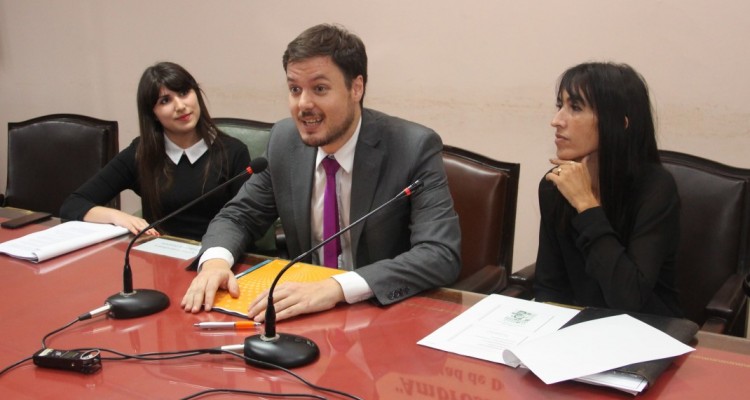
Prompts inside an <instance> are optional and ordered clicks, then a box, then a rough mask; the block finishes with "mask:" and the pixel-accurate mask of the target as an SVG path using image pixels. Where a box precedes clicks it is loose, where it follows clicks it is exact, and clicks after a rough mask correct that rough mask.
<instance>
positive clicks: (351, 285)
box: [333, 271, 373, 304]
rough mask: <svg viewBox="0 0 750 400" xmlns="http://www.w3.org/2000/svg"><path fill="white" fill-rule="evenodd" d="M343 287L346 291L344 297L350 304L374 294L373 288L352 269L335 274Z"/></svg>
mask: <svg viewBox="0 0 750 400" xmlns="http://www.w3.org/2000/svg"><path fill="white" fill-rule="evenodd" d="M333 279H335V280H336V281H337V282H338V283H339V285H341V289H342V290H343V291H344V299H345V300H346V302H347V303H349V304H354V303H359V302H360V301H363V300H367V299H369V298H371V297H372V296H373V293H372V289H370V286H369V285H368V284H367V282H366V281H365V278H363V277H361V276H360V275H359V274H358V273H356V272H353V271H350V272H345V273H343V274H338V275H334V276H333Z"/></svg>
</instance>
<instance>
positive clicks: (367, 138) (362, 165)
mask: <svg viewBox="0 0 750 400" xmlns="http://www.w3.org/2000/svg"><path fill="white" fill-rule="evenodd" d="M376 126H377V124H376V121H375V120H374V119H373V115H372V114H371V113H370V112H368V110H363V112H362V129H361V130H360V132H359V141H358V142H357V147H356V150H355V153H354V169H353V172H352V193H351V206H350V208H351V209H350V210H349V223H352V222H354V221H356V220H357V219H359V218H361V217H362V216H363V215H365V214H367V212H368V211H370V210H371V208H372V202H373V201H374V199H375V190H376V189H377V184H378V182H379V181H380V173H381V165H382V163H383V157H384V154H383V152H382V150H381V149H379V148H378V146H379V144H380V136H379V135H378V132H377V129H376ZM366 223H367V222H366V221H365V222H363V223H361V224H359V225H357V226H355V227H353V228H352V230H351V232H350V234H351V242H352V260H353V261H354V264H355V267H356V266H357V249H358V247H359V240H360V238H361V237H362V231H363V229H364V224H366Z"/></svg>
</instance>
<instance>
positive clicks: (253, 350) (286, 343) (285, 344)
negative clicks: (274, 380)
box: [244, 333, 320, 369]
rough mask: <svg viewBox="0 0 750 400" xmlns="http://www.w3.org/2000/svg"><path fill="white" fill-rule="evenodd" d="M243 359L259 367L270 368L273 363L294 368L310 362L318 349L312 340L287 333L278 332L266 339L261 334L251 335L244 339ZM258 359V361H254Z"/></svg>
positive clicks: (313, 359)
mask: <svg viewBox="0 0 750 400" xmlns="http://www.w3.org/2000/svg"><path fill="white" fill-rule="evenodd" d="M244 353H245V356H246V357H248V358H250V359H252V360H245V362H246V363H247V364H250V365H254V366H258V367H261V368H272V366H269V365H266V363H267V364H273V365H277V366H280V367H284V368H287V369H289V368H295V367H301V366H303V365H307V364H310V363H312V362H314V361H315V360H317V359H318V356H320V350H319V349H318V345H317V344H315V342H313V341H312V340H310V339H308V338H306V337H303V336H297V335H292V334H288V333H279V334H277V335H276V338H271V339H268V338H266V337H265V336H263V335H260V334H259V335H253V336H250V337H248V338H247V339H245V352H244ZM255 361H260V362H255Z"/></svg>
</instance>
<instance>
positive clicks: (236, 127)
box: [213, 118, 283, 256]
mask: <svg viewBox="0 0 750 400" xmlns="http://www.w3.org/2000/svg"><path fill="white" fill-rule="evenodd" d="M213 120H214V123H215V124H216V126H217V127H218V128H219V129H220V130H221V131H222V132H224V133H226V134H227V135H229V136H232V137H235V138H237V139H239V140H240V141H242V142H243V143H245V145H246V146H247V150H248V151H249V152H250V158H251V159H253V158H256V157H260V156H262V155H263V154H265V152H266V147H268V141H269V139H270V138H271V127H273V124H272V123H269V122H261V121H255V120H251V119H242V118H214V119H213ZM280 230H281V223H280V222H279V221H278V220H277V221H276V223H275V224H274V225H273V226H271V228H270V229H269V230H268V231H267V232H266V233H265V235H263V237H261V238H260V239H258V240H257V241H256V242H255V243H254V245H253V246H254V247H253V248H251V249H249V250H250V251H252V252H254V253H260V254H266V255H272V256H281V255H282V253H280V252H282V251H283V249H280V248H279V247H281V246H279V245H278V244H277V238H276V236H277V231H280ZM279 235H281V234H279Z"/></svg>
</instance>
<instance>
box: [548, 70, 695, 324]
mask: <svg viewBox="0 0 750 400" xmlns="http://www.w3.org/2000/svg"><path fill="white" fill-rule="evenodd" d="M557 108H558V112H557V113H556V114H555V117H554V118H553V119H552V123H551V124H552V126H553V127H554V128H555V145H556V147H557V153H556V158H554V159H552V160H550V161H551V163H552V164H554V167H553V168H552V169H551V170H550V171H549V172H548V173H547V174H546V175H545V177H544V179H542V181H541V183H540V185H539V207H540V212H541V228H540V233H539V250H538V254H537V262H536V278H535V281H534V282H535V283H534V292H535V293H534V294H535V298H536V300H537V301H549V302H557V303H563V304H571V305H576V306H595V307H606V308H614V309H620V310H625V311H638V312H644V313H651V314H659V315H670V316H679V315H681V314H682V312H681V310H680V307H679V304H678V302H677V292H676V288H675V254H676V251H677V245H678V241H679V203H680V201H679V196H678V193H677V188H676V186H675V183H674V180H673V178H672V176H671V175H670V174H669V172H667V171H666V170H665V169H664V168H663V167H662V166H661V163H660V161H659V154H658V151H657V146H656V136H655V129H654V118H653V115H652V109H651V101H650V99H649V93H648V87H647V86H646V82H645V81H644V79H643V78H642V77H641V76H640V75H639V74H638V73H637V72H636V71H635V70H634V69H633V68H631V67H630V66H628V65H625V64H613V63H584V64H580V65H577V66H575V67H572V68H570V69H568V70H567V71H565V73H563V75H562V76H561V78H560V82H559V85H558V89H557Z"/></svg>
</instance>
